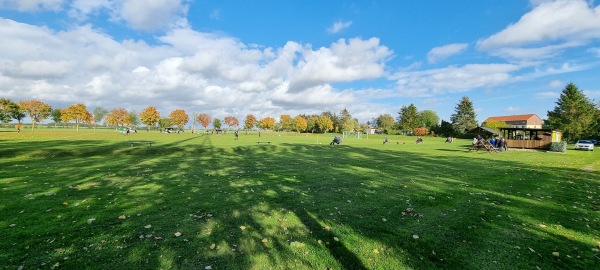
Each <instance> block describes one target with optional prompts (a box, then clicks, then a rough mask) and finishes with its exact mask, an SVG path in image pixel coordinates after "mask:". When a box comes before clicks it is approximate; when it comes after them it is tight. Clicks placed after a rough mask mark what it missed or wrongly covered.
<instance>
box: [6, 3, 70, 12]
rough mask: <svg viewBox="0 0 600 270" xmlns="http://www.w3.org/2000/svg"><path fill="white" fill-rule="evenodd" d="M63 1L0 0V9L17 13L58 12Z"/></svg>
mask: <svg viewBox="0 0 600 270" xmlns="http://www.w3.org/2000/svg"><path fill="white" fill-rule="evenodd" d="M63 2H65V0H0V8H8V9H16V10H18V11H38V10H59V9H60V8H61V6H62V4H63Z"/></svg>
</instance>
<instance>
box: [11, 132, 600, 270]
mask: <svg viewBox="0 0 600 270" xmlns="http://www.w3.org/2000/svg"><path fill="white" fill-rule="evenodd" d="M388 138H389V139H390V144H387V145H383V144H382V141H383V137H382V136H375V135H370V136H369V138H368V139H367V138H366V137H364V138H362V139H345V140H344V141H343V143H342V144H341V145H336V146H329V145H328V143H329V142H330V141H331V137H330V135H314V134H311V135H306V134H291V133H283V134H278V133H266V132H263V133H262V134H261V137H260V138H259V137H258V135H257V134H256V133H250V134H245V133H244V132H241V133H240V139H239V140H234V137H233V134H226V135H197V134H195V135H192V134H190V133H183V134H161V133H158V132H149V133H148V132H145V131H140V132H139V133H137V134H132V135H130V136H124V135H121V134H118V133H115V132H113V131H111V130H108V131H107V130H104V131H102V130H98V131H93V130H87V129H82V130H81V131H79V132H75V131H72V130H58V131H57V130H52V129H48V130H46V129H39V130H36V131H33V132H32V131H30V130H24V131H22V132H21V133H19V134H17V133H15V132H13V131H12V130H0V157H1V160H0V175H1V179H0V189H1V194H2V196H0V238H1V240H0V250H2V252H1V253H0V266H1V267H2V268H4V269H17V268H19V267H21V266H22V267H23V269H32V268H33V269H38V268H39V269H48V268H54V269H59V268H63V269H205V268H206V267H207V266H211V268H212V269H271V268H272V269H288V268H296V269H307V268H312V269H327V268H332V269H435V268H445V269H535V268H541V269H561V268H562V269H593V268H594V267H595V266H597V265H598V264H599V263H600V252H599V251H598V249H600V232H599V230H600V225H599V224H600V198H599V196H600V194H599V192H600V180H599V179H600V177H599V176H600V175H599V173H598V171H599V170H600V161H599V154H598V151H594V152H579V151H574V150H571V149H572V148H570V149H569V151H567V153H566V154H557V153H546V152H537V151H516V150H515V149H511V151H509V152H506V153H494V154H489V153H487V152H483V151H479V152H467V151H466V148H467V147H468V144H469V143H470V142H469V141H468V140H464V141H463V140H459V141H458V142H455V143H453V144H445V143H444V140H443V139H441V138H429V137H427V138H425V143H424V144H419V145H416V144H414V143H413V139H414V138H413V137H404V136H388ZM145 140H150V141H154V142H155V144H154V145H152V146H150V145H143V144H139V145H134V146H133V147H131V146H130V145H129V144H128V141H145ZM258 141H271V142H272V144H271V145H264V144H261V145H257V143H256V142H258ZM404 143H405V144H404ZM176 234H177V235H179V234H180V235H179V236H177V235H176Z"/></svg>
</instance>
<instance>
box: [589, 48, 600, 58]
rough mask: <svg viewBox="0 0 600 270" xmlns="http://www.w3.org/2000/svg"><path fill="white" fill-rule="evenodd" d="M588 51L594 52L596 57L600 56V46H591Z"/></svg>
mask: <svg viewBox="0 0 600 270" xmlns="http://www.w3.org/2000/svg"><path fill="white" fill-rule="evenodd" d="M588 52H590V53H592V54H594V55H595V56H596V57H598V58H600V48H590V49H588Z"/></svg>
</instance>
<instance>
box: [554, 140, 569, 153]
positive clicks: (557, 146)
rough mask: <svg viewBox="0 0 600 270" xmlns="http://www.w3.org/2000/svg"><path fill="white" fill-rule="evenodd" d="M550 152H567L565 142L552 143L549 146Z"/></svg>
mask: <svg viewBox="0 0 600 270" xmlns="http://www.w3.org/2000/svg"><path fill="white" fill-rule="evenodd" d="M550 151H552V152H562V153H566V152H567V142H552V143H551V144H550Z"/></svg>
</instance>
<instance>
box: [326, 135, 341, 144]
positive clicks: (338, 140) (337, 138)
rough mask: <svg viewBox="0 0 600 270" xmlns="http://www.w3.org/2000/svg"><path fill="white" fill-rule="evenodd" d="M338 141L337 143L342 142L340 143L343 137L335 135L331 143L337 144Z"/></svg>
mask: <svg viewBox="0 0 600 270" xmlns="http://www.w3.org/2000/svg"><path fill="white" fill-rule="evenodd" d="M336 143H337V144H340V143H342V138H340V137H338V136H335V137H333V141H331V143H330V144H329V145H334V144H336Z"/></svg>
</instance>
